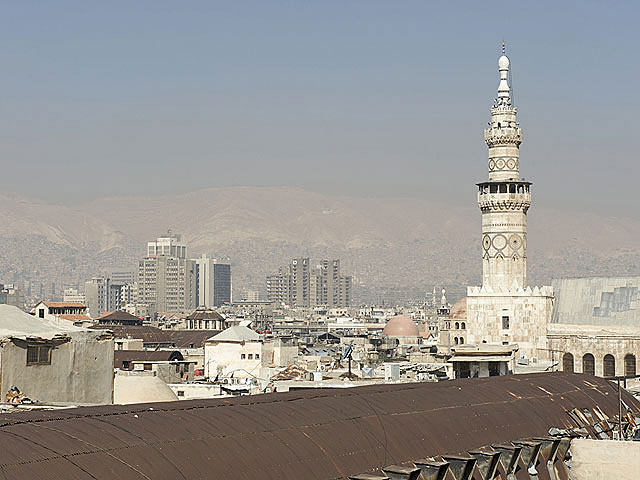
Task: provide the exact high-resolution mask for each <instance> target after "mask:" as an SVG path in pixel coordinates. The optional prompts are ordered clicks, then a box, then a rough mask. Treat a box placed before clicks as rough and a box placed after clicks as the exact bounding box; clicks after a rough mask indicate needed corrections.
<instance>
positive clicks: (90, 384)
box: [0, 332, 114, 404]
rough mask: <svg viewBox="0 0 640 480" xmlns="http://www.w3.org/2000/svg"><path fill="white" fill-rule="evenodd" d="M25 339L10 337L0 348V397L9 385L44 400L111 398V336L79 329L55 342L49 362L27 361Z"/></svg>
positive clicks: (102, 400) (98, 400) (105, 400)
mask: <svg viewBox="0 0 640 480" xmlns="http://www.w3.org/2000/svg"><path fill="white" fill-rule="evenodd" d="M27 345H28V344H27V343H26V342H24V341H21V340H17V339H12V340H11V341H7V342H6V343H5V345H4V346H3V347H2V350H1V352H0V356H1V362H2V378H1V380H0V385H1V387H0V388H1V389H2V390H1V391H0V395H2V397H3V398H2V399H3V401H4V396H5V395H6V393H7V392H8V391H9V388H11V386H12V385H15V386H16V387H18V388H19V389H20V390H21V391H22V392H23V393H24V394H25V395H27V396H28V397H29V398H31V399H33V400H38V401H40V402H44V403H50V402H64V403H96V404H105V403H112V402H113V355H114V348H113V338H110V337H109V338H107V337H106V336H104V337H99V336H98V335H96V333H94V332H79V333H73V334H72V335H70V339H69V340H68V341H65V342H64V343H62V344H59V345H56V346H55V347H54V348H53V349H52V351H51V364H50V365H27Z"/></svg>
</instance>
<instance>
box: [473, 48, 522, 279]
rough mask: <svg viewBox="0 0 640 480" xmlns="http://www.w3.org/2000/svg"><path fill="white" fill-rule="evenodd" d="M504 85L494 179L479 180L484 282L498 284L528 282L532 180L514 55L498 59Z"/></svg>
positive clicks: (490, 141) (496, 116)
mask: <svg viewBox="0 0 640 480" xmlns="http://www.w3.org/2000/svg"><path fill="white" fill-rule="evenodd" d="M498 71H499V72H500V84H499V85H498V97H497V98H496V99H495V102H494V105H493V108H491V121H490V122H489V128H487V129H486V130H485V131H484V140H485V142H486V143H487V146H488V147H489V180H488V181H486V182H482V183H479V184H477V185H478V188H479V191H478V206H479V207H480V210H481V211H482V259H483V260H482V285H483V287H491V288H493V289H494V290H496V289H511V288H518V287H523V288H524V287H526V284H527V210H528V209H529V206H530V205H531V193H530V187H531V183H529V182H525V181H524V180H522V179H520V161H519V147H520V143H521V142H522V129H521V128H520V126H519V125H518V122H517V119H516V113H517V109H516V108H515V107H514V106H513V105H512V102H511V88H510V86H509V82H508V74H509V58H508V57H507V56H506V55H505V51H504V43H503V44H502V56H501V57H500V58H499V59H498Z"/></svg>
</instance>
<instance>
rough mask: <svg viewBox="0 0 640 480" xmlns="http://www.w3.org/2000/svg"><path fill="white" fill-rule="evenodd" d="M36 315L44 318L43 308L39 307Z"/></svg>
mask: <svg viewBox="0 0 640 480" xmlns="http://www.w3.org/2000/svg"><path fill="white" fill-rule="evenodd" d="M38 317H40V318H44V308H41V309H40V310H38Z"/></svg>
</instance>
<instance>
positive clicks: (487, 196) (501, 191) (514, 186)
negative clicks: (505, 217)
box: [478, 180, 531, 213]
mask: <svg viewBox="0 0 640 480" xmlns="http://www.w3.org/2000/svg"><path fill="white" fill-rule="evenodd" d="M478 206H479V207H480V210H482V211H483V212H484V211H507V210H518V211H520V210H521V211H524V212H525V213H526V211H527V210H528V209H529V207H530V206H531V182H525V181H522V180H510V181H499V182H495V181H494V182H482V183H479V184H478Z"/></svg>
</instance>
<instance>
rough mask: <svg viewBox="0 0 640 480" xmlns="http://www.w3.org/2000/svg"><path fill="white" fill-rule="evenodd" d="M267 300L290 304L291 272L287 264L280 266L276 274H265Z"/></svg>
mask: <svg viewBox="0 0 640 480" xmlns="http://www.w3.org/2000/svg"><path fill="white" fill-rule="evenodd" d="M267 301H269V302H272V303H277V304H290V302H291V272H290V269H289V267H288V266H286V267H281V268H280V269H279V270H278V273H276V274H273V275H267Z"/></svg>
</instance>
